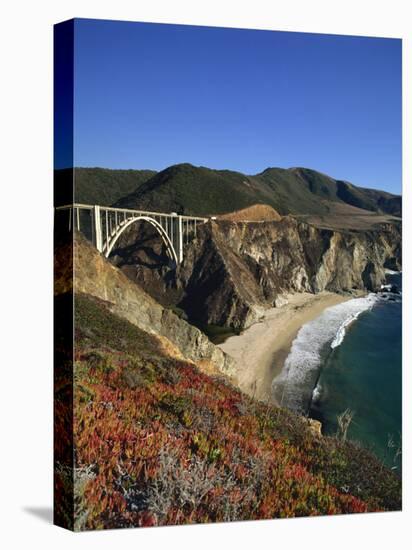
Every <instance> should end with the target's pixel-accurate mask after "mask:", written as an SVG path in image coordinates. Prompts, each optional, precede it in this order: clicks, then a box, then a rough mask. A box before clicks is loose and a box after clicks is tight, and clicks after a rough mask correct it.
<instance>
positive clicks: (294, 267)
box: [123, 216, 401, 328]
mask: <svg viewBox="0 0 412 550" xmlns="http://www.w3.org/2000/svg"><path fill="white" fill-rule="evenodd" d="M131 263H133V262H129V263H128V265H127V266H123V268H127V270H128V275H129V276H130V277H132V278H134V279H136V280H137V281H138V282H139V284H142V285H143V287H144V288H146V289H147V290H148V292H151V293H156V297H157V296H158V295H159V291H160V294H162V293H163V300H166V301H167V300H169V301H171V302H172V303H174V304H176V305H178V306H179V307H180V308H182V309H183V310H184V311H185V312H186V313H187V315H188V316H189V318H190V319H191V320H192V321H194V322H196V323H198V324H200V325H206V324H215V325H221V326H230V327H234V328H245V327H247V326H249V325H251V324H252V323H254V322H256V321H257V320H258V319H259V318H260V317H261V316H262V314H263V313H264V311H265V309H267V308H268V307H273V306H280V305H281V304H282V303H283V302H284V300H285V294H287V293H290V292H314V293H317V292H321V291H323V290H329V291H333V292H355V291H362V290H376V289H377V288H378V287H379V285H380V284H381V283H382V282H383V280H384V278H385V267H390V268H392V269H399V268H400V266H401V228H400V225H395V224H385V225H382V226H381V227H379V228H377V229H376V230H371V231H367V232H361V231H342V232H339V231H333V230H328V229H320V228H317V227H315V226H312V225H308V224H306V223H303V222H299V221H297V220H296V219H295V218H292V217H288V216H287V217H284V218H283V219H282V220H281V221H272V222H249V223H244V222H233V221H223V220H218V221H212V222H208V223H207V224H205V225H203V226H201V227H200V228H199V232H198V235H197V239H196V240H195V241H192V243H190V244H189V245H187V247H186V249H185V258H184V261H183V263H182V264H181V265H180V266H178V267H177V269H176V270H169V271H166V272H165V271H164V268H162V270H160V269H158V268H156V266H151V268H149V267H147V265H142V262H140V265H139V266H138V267H131V265H130V264H131Z"/></svg>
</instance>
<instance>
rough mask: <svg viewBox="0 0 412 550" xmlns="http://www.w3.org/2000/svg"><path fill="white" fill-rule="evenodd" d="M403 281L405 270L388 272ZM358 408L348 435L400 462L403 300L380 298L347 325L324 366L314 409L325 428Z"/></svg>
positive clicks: (395, 464) (328, 430)
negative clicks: (398, 273)
mask: <svg viewBox="0 0 412 550" xmlns="http://www.w3.org/2000/svg"><path fill="white" fill-rule="evenodd" d="M388 279H390V281H391V282H396V284H398V285H399V286H401V275H393V276H389V277H388ZM347 408H349V409H351V410H352V411H353V412H354V413H355V414H354V417H353V421H352V424H351V426H350V428H349V430H348V438H349V439H354V440H357V441H359V442H360V443H361V444H362V445H363V446H365V447H367V448H369V449H371V450H372V451H373V452H374V453H375V454H376V455H377V456H378V457H379V458H381V460H383V461H384V462H385V463H386V464H387V465H388V466H390V467H396V469H398V470H400V468H401V455H400V454H398V455H397V450H398V448H399V446H400V443H401V433H402V302H401V300H400V299H398V301H385V300H378V301H377V302H376V303H375V304H374V305H373V307H372V308H371V309H369V310H367V311H365V312H363V313H361V314H360V315H359V317H358V318H357V319H356V320H355V321H354V322H353V323H352V324H351V325H350V326H349V327H348V328H347V329H346V334H345V336H344V338H343V340H342V342H341V344H340V345H339V346H338V347H335V348H334V349H330V347H329V352H328V353H327V357H326V359H325V361H324V363H323V366H322V368H321V371H320V376H319V380H318V384H317V388H316V391H315V394H314V399H313V401H312V404H311V408H310V415H311V416H313V417H314V418H318V419H319V420H320V421H321V422H322V424H323V432H324V433H326V434H334V433H336V431H337V428H338V426H337V420H336V418H337V415H338V414H340V413H342V412H343V411H344V410H345V409H347Z"/></svg>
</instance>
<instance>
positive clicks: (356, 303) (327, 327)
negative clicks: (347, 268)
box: [272, 294, 379, 412]
mask: <svg viewBox="0 0 412 550" xmlns="http://www.w3.org/2000/svg"><path fill="white" fill-rule="evenodd" d="M377 301H379V297H378V296H377V295H376V294H369V295H368V296H365V297H363V298H354V299H353V300H348V301H347V302H343V303H341V304H338V305H336V306H332V307H329V308H327V309H325V311H324V312H323V313H322V314H321V315H320V316H319V317H317V318H316V319H314V320H313V321H310V322H309V323H307V324H305V325H303V326H302V327H301V329H300V330H299V332H298V334H297V336H296V338H295V340H294V341H293V343H292V347H291V350H290V352H289V355H288V356H287V358H286V361H285V364H284V367H283V369H282V372H281V373H280V374H279V375H278V376H277V377H276V378H275V379H274V380H273V383H272V390H273V392H274V394H275V397H276V399H277V400H278V401H279V402H280V403H281V405H283V406H286V407H288V408H291V409H294V410H298V411H300V412H306V411H307V408H308V407H309V405H310V402H311V399H312V392H313V388H314V387H315V386H316V382H317V379H318V374H319V372H318V371H319V366H320V364H321V361H322V355H321V354H322V351H323V350H324V348H325V346H326V345H327V344H328V342H330V343H331V344H330V347H331V348H332V349H334V348H336V347H338V346H339V345H340V344H341V343H342V342H343V339H344V337H345V334H346V330H347V327H348V326H349V325H350V324H351V323H353V322H354V321H355V320H356V319H357V318H358V316H359V315H360V314H361V313H362V312H364V311H367V310H369V309H371V308H372V307H373V306H374V305H375V304H376V302H377Z"/></svg>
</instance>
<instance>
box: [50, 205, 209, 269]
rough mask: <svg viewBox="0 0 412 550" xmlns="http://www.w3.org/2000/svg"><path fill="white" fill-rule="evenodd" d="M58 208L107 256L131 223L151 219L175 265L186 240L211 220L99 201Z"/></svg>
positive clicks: (179, 259)
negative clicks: (106, 204) (99, 203)
mask: <svg viewBox="0 0 412 550" xmlns="http://www.w3.org/2000/svg"><path fill="white" fill-rule="evenodd" d="M56 211H58V212H60V213H62V214H64V215H67V223H68V228H69V230H72V229H74V228H75V229H77V230H78V231H82V232H83V233H85V234H86V235H87V236H89V238H90V240H91V242H92V243H93V244H94V246H95V247H96V248H97V250H98V251H99V252H101V253H102V254H104V255H105V256H106V258H107V257H108V256H109V255H110V253H111V251H112V250H113V248H114V246H115V244H116V242H117V241H118V239H119V238H120V236H121V235H122V234H123V233H124V231H126V229H127V228H128V227H130V226H131V225H132V224H134V223H137V222H139V221H144V222H147V223H149V224H151V225H152V226H153V227H154V228H155V229H156V230H157V232H158V233H159V235H160V237H161V238H162V240H163V242H164V244H165V246H166V250H167V254H168V256H169V258H170V259H171V260H172V262H174V263H175V265H178V264H180V263H181V262H182V261H183V257H184V247H185V244H187V243H188V242H189V240H191V239H192V238H193V237H196V231H197V227H198V225H199V224H202V223H205V222H207V221H208V220H209V218H201V217H198V216H182V215H180V214H176V213H175V212H172V213H163V212H147V211H145V210H132V209H128V208H112V207H110V206H99V205H97V204H94V205H91V204H78V203H75V204H71V205H64V206H58V207H56Z"/></svg>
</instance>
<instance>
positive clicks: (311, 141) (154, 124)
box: [74, 19, 402, 193]
mask: <svg viewBox="0 0 412 550" xmlns="http://www.w3.org/2000/svg"><path fill="white" fill-rule="evenodd" d="M74 75H75V109H74V115H75V121H74V132H75V145H74V154H75V165H76V166H103V167H108V168H138V169H140V168H151V169H155V170H162V169H164V168H166V167H167V166H170V165H171V164H176V163H180V162H190V163H192V164H195V165H202V166H208V167H210V168H220V169H223V168H227V169H232V170H239V171H241V172H245V173H247V174H255V173H258V172H261V171H262V170H264V169H265V168H267V167H268V166H280V167H284V168H288V167H291V166H304V167H309V168H314V169H316V170H320V171H322V172H325V173H327V174H329V175H331V176H333V177H335V178H339V179H345V180H349V181H351V182H352V183H355V184H357V185H362V186H365V187H375V188H379V189H386V190H388V191H392V192H394V193H400V192H401V127H402V118H401V41H400V40H397V39H383V38H361V37H346V36H345V37H344V36H332V35H316V34H304V33H287V32H274V31H255V30H239V29H219V28H207V27H192V26H180V25H160V24H146V23H128V22H116V21H96V20H87V19H84V20H82V19H78V20H76V23H75V72H74Z"/></svg>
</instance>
